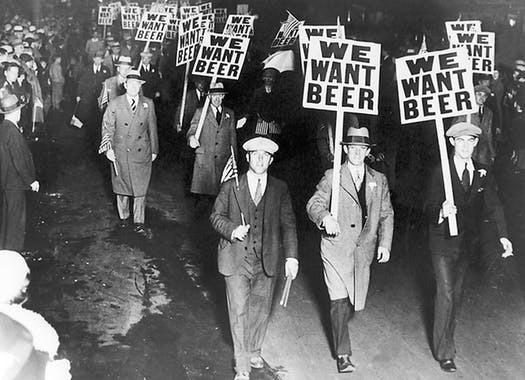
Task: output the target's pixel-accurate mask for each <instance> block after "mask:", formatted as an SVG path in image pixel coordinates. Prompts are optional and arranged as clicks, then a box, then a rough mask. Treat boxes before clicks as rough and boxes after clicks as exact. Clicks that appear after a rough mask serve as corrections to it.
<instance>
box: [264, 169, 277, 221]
mask: <svg viewBox="0 0 525 380" xmlns="http://www.w3.org/2000/svg"><path fill="white" fill-rule="evenodd" d="M267 178H268V180H267V181H266V189H265V190H264V198H265V199H266V200H265V203H264V217H263V220H264V224H266V223H269V222H270V218H271V215H270V212H271V208H272V205H273V203H274V202H273V200H274V199H275V186H274V183H273V178H272V177H270V176H268V177H267ZM264 224H263V226H264Z"/></svg>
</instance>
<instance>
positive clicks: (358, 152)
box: [343, 145, 370, 166]
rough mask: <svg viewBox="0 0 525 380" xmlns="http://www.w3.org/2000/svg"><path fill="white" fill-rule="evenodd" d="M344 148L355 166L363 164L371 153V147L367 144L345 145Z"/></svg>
mask: <svg viewBox="0 0 525 380" xmlns="http://www.w3.org/2000/svg"><path fill="white" fill-rule="evenodd" d="M343 149H344V151H345V153H346V155H347V156H348V161H350V163H351V164H352V165H354V166H361V165H363V163H364V162H365V158H366V156H368V153H370V148H369V147H367V146H365V145H345V146H344V147H343Z"/></svg>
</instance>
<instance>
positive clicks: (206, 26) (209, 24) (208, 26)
mask: <svg viewBox="0 0 525 380" xmlns="http://www.w3.org/2000/svg"><path fill="white" fill-rule="evenodd" d="M200 16H201V28H202V29H203V30H204V31H205V32H206V31H208V32H214V31H215V15H214V14H213V13H208V14H201V15H200Z"/></svg>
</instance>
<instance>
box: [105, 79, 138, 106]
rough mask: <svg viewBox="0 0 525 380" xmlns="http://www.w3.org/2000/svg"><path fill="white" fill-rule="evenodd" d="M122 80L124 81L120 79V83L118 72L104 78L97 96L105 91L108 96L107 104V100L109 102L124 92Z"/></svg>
mask: <svg viewBox="0 0 525 380" xmlns="http://www.w3.org/2000/svg"><path fill="white" fill-rule="evenodd" d="M124 82H125V79H124V80H123V81H122V83H119V74H117V75H114V76H112V77H110V78H108V79H106V80H105V81H104V83H102V89H101V90H100V94H99V97H102V96H103V93H104V91H105V92H106V93H107V96H108V104H109V102H111V101H112V100H113V99H115V98H116V97H117V96H121V95H124V94H125V93H126V88H125V87H124ZM140 94H141V95H142V91H141V92H140Z"/></svg>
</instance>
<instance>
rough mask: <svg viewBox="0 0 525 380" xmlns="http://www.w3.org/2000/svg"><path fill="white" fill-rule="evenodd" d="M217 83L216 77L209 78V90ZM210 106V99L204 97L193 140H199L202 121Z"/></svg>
mask: <svg viewBox="0 0 525 380" xmlns="http://www.w3.org/2000/svg"><path fill="white" fill-rule="evenodd" d="M216 81H217V76H214V77H213V78H211V83H210V88H211V87H212V86H213V85H214V84H215V82H216ZM209 106H210V97H209V96H206V100H205V101H204V106H203V107H202V113H201V117H200V118H199V124H198V125H197V130H196V131H195V138H196V139H197V140H199V138H200V137H201V132H202V127H203V126H204V119H205V118H206V114H207V113H208V107H209Z"/></svg>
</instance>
